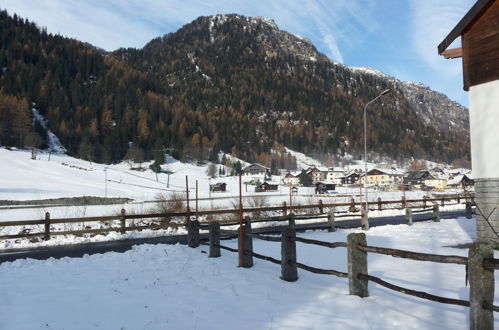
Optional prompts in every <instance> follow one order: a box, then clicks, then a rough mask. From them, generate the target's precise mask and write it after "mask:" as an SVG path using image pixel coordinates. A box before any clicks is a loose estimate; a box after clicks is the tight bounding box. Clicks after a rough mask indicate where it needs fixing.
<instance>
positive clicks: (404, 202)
mask: <svg viewBox="0 0 499 330" xmlns="http://www.w3.org/2000/svg"><path fill="white" fill-rule="evenodd" d="M400 203H401V206H400V209H405V208H406V207H407V206H406V205H407V199H406V197H405V196H402V200H401V201H400Z"/></svg>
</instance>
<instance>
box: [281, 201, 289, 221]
mask: <svg viewBox="0 0 499 330" xmlns="http://www.w3.org/2000/svg"><path fill="white" fill-rule="evenodd" d="M282 215H283V216H284V217H285V216H286V215H288V205H287V204H286V201H284V202H282Z"/></svg>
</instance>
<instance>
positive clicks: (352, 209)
mask: <svg viewBox="0 0 499 330" xmlns="http://www.w3.org/2000/svg"><path fill="white" fill-rule="evenodd" d="M350 212H351V213H353V212H355V199H353V198H351V199H350Z"/></svg>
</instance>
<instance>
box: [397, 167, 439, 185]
mask: <svg viewBox="0 0 499 330" xmlns="http://www.w3.org/2000/svg"><path fill="white" fill-rule="evenodd" d="M428 179H435V178H434V177H433V176H432V175H431V174H430V171H426V170H423V171H409V172H407V173H406V174H405V176H404V183H407V184H409V185H411V186H421V185H423V184H424V182H425V180H428Z"/></svg>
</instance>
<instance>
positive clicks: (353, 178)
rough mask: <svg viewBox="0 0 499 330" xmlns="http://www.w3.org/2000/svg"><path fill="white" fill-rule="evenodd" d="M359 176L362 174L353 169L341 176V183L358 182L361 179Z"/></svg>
mask: <svg viewBox="0 0 499 330" xmlns="http://www.w3.org/2000/svg"><path fill="white" fill-rule="evenodd" d="M359 177H360V175H359V174H358V173H357V172H355V171H351V172H349V173H347V174H346V175H345V176H342V177H341V178H340V180H341V184H356V183H357V182H358V181H359Z"/></svg>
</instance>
